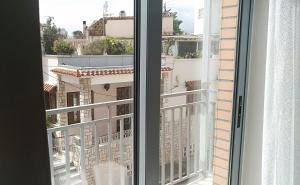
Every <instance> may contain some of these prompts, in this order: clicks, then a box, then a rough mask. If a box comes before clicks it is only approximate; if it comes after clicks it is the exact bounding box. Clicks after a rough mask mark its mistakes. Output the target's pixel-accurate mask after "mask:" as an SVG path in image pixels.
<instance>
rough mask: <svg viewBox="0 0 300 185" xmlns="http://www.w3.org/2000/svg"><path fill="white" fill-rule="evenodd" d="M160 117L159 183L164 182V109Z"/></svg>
mask: <svg viewBox="0 0 300 185" xmlns="http://www.w3.org/2000/svg"><path fill="white" fill-rule="evenodd" d="M161 114H162V119H161V136H160V137H161V144H160V152H161V185H164V184H165V179H166V177H165V170H166V169H165V111H164V110H163V111H162V113H161Z"/></svg>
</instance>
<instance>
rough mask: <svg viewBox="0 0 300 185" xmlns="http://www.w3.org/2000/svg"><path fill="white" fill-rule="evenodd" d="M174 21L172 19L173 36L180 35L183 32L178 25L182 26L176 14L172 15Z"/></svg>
mask: <svg viewBox="0 0 300 185" xmlns="http://www.w3.org/2000/svg"><path fill="white" fill-rule="evenodd" d="M173 15H174V19H173V29H174V34H175V35H181V34H182V33H183V31H182V30H181V28H180V25H181V24H182V20H179V19H178V17H177V12H174V13H173Z"/></svg>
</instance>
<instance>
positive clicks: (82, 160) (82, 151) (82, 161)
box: [80, 125, 86, 181]
mask: <svg viewBox="0 0 300 185" xmlns="http://www.w3.org/2000/svg"><path fill="white" fill-rule="evenodd" d="M84 139H85V138H84V125H80V167H81V179H82V180H83V181H84V180H86V179H85V141H84Z"/></svg>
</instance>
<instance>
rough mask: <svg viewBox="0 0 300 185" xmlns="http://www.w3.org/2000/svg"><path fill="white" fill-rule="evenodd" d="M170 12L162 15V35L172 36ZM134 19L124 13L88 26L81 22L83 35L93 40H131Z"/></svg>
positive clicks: (101, 19)
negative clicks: (109, 38)
mask: <svg viewBox="0 0 300 185" xmlns="http://www.w3.org/2000/svg"><path fill="white" fill-rule="evenodd" d="M173 16H174V15H173V14H172V13H171V12H164V13H163V15H162V23H163V24H162V25H163V27H162V35H173V34H174V33H173V19H174V17H173ZM120 27H121V28H122V29H119V28H120ZM133 29H134V17H133V16H126V13H125V12H124V11H121V12H120V15H119V16H117V17H103V18H100V19H99V20H97V21H94V22H93V23H92V24H91V25H90V26H87V25H86V21H83V33H85V35H86V38H88V39H89V40H93V39H96V38H102V37H107V36H108V37H115V38H126V39H133V34H134V33H133Z"/></svg>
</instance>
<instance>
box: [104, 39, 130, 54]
mask: <svg viewBox="0 0 300 185" xmlns="http://www.w3.org/2000/svg"><path fill="white" fill-rule="evenodd" d="M104 42H105V50H106V53H107V54H108V55H122V54H125V53H126V46H125V44H124V43H123V42H122V41H120V40H117V39H114V38H112V37H107V38H105V40H104Z"/></svg>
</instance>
